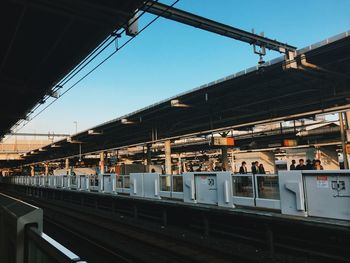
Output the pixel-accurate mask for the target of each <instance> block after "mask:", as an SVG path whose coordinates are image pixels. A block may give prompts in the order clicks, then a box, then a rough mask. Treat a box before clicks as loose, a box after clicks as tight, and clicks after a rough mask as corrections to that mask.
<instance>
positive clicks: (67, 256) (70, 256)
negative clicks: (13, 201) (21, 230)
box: [24, 225, 86, 263]
mask: <svg viewBox="0 0 350 263" xmlns="http://www.w3.org/2000/svg"><path fill="white" fill-rule="evenodd" d="M24 258H25V260H24V263H32V262H36V263H83V262H86V261H82V260H80V258H79V257H78V256H77V255H76V254H74V253H73V252H71V251H70V250H68V249H67V248H65V247H64V246H62V245H61V244H60V243H58V242H56V241H55V240H53V239H52V238H50V237H49V236H48V235H46V234H45V233H42V232H40V231H39V230H38V229H37V228H36V227H35V226H30V225H29V226H28V227H26V229H25V257H24Z"/></svg>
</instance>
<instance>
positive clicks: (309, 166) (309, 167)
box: [306, 159, 314, 170]
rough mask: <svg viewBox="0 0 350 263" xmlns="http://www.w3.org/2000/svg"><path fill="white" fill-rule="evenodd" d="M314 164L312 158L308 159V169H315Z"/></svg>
mask: <svg viewBox="0 0 350 263" xmlns="http://www.w3.org/2000/svg"><path fill="white" fill-rule="evenodd" d="M313 169H314V166H313V165H312V162H311V160H310V159H307V160H306V170H313Z"/></svg>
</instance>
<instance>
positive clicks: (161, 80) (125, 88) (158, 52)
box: [21, 0, 350, 133]
mask: <svg viewBox="0 0 350 263" xmlns="http://www.w3.org/2000/svg"><path fill="white" fill-rule="evenodd" d="M160 2H163V3H168V4H170V3H172V0H161V1H160ZM176 7H178V8H181V9H184V10H186V11H189V12H193V13H195V14H198V15H201V16H205V17H208V18H210V19H214V20H217V21H220V22H222V23H225V24H228V25H232V26H235V27H238V28H241V29H244V30H247V31H251V29H252V28H254V29H255V31H256V32H260V31H264V32H265V35H266V36H267V37H269V38H273V39H277V40H279V41H281V42H287V43H289V44H291V45H294V46H297V47H298V48H302V47H304V46H307V45H310V44H313V43H315V42H318V41H320V40H323V39H325V38H327V37H331V36H333V35H336V34H338V33H341V32H344V31H346V30H349V29H350V15H349V10H350V1H349V0H333V1H332V0H318V1H316V0H306V1H305V0H304V1H298V0H295V1H292V2H289V4H287V2H283V1H277V0H270V1H261V0H260V1H255V0H246V1H233V0H201V1H199V0H180V2H179V3H178V4H177V5H176ZM152 18H153V16H152V15H145V16H143V17H142V18H141V21H140V27H142V26H143V25H144V24H145V23H147V22H148V21H150V19H152ZM123 39H126V37H123ZM121 42H123V40H121ZM108 52H111V49H109V50H108ZM108 52H106V53H105V54H107V53H108ZM277 56H280V54H278V53H276V52H268V55H267V56H266V60H268V59H271V58H274V57H277ZM257 61H258V57H257V56H256V55H254V54H253V52H252V47H251V46H249V45H248V44H246V43H241V42H239V41H235V40H232V39H229V38H225V37H222V36H219V35H215V34H212V33H209V32H205V31H202V30H200V29H196V28H192V27H189V26H186V25H182V24H179V23H176V22H172V21H169V20H166V19H163V18H160V19H159V20H157V21H156V22H155V23H153V24H152V25H151V26H150V27H149V28H148V29H146V30H145V31H144V32H143V33H142V34H140V35H139V36H138V37H137V38H136V39H134V40H133V41H132V42H131V43H130V44H129V45H127V46H126V47H125V48H124V49H122V50H121V51H120V52H118V53H117V54H116V55H115V56H113V57H112V58H111V59H110V60H109V61H108V62H107V63H105V64H104V65H103V66H101V67H100V68H99V69H98V70H97V71H95V72H94V73H93V74H92V75H90V76H89V77H87V78H86V79H85V80H84V81H82V82H81V83H80V84H79V85H77V86H76V87H75V88H74V89H72V90H71V91H70V92H68V93H67V94H66V95H65V96H63V97H62V98H60V99H59V100H58V101H57V102H56V103H54V104H53V105H52V106H51V107H49V108H48V109H47V110H46V111H45V112H43V113H42V114H41V115H40V116H38V117H37V118H36V119H34V120H33V121H31V122H30V123H29V124H27V125H26V126H25V127H24V128H23V129H21V132H24V131H26V132H42V133H47V132H49V131H50V132H53V131H54V132H55V133H74V132H75V124H74V123H73V122H74V121H77V122H78V130H85V129H88V128H89V127H92V126H95V125H98V124H100V123H102V122H105V121H108V120H111V119H114V118H117V117H119V116H121V115H124V114H127V113H130V112H132V111H134V110H137V109H140V108H142V107H145V106H148V105H150V104H152V103H156V102H158V101H160V100H162V99H165V98H168V97H171V96H174V95H176V94H178V93H180V92H183V91H187V90H189V89H192V88H195V87H197V86H200V85H202V84H205V83H208V82H211V81H213V80H216V79H219V78H222V77H225V76H227V75H230V74H232V73H235V72H237V71H240V70H243V69H245V68H248V67H251V66H255V65H256V64H257ZM66 87H68V86H66Z"/></svg>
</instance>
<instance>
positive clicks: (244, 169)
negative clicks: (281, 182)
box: [239, 161, 266, 174]
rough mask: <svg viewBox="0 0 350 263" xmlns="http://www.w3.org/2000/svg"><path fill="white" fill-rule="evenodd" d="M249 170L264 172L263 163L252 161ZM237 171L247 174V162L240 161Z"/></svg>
mask: <svg viewBox="0 0 350 263" xmlns="http://www.w3.org/2000/svg"><path fill="white" fill-rule="evenodd" d="M250 171H251V173H252V174H266V172H265V168H264V165H263V164H262V163H260V164H259V162H258V161H255V162H252V166H251V168H250ZM239 173H240V174H247V173H248V169H247V163H246V162H244V161H243V162H242V166H241V167H240V168H239Z"/></svg>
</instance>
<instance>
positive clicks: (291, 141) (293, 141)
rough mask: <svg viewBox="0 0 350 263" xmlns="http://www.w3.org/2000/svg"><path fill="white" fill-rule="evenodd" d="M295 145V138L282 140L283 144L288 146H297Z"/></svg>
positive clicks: (296, 143)
mask: <svg viewBox="0 0 350 263" xmlns="http://www.w3.org/2000/svg"><path fill="white" fill-rule="evenodd" d="M297 145H298V142H297V140H289V139H284V140H283V146H286V147H288V146H289V147H290V146H297Z"/></svg>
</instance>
